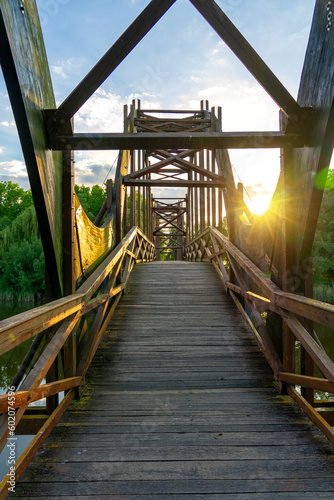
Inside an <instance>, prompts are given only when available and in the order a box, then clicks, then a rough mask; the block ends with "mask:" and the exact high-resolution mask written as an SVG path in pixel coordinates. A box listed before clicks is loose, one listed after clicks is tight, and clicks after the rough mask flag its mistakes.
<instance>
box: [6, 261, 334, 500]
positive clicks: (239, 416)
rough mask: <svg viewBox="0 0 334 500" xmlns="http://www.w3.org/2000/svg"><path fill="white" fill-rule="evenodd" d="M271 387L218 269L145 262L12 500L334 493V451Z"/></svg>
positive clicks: (281, 499) (279, 497)
mask: <svg viewBox="0 0 334 500" xmlns="http://www.w3.org/2000/svg"><path fill="white" fill-rule="evenodd" d="M271 380H272V376H271V372H270V370H269V368H268V366H267V363H266V361H265V359H264V357H263V356H262V354H261V353H260V352H259V350H258V348H257V345H256V343H255V341H254V340H253V338H252V336H251V334H250V333H249V331H248V330H247V328H246V327H245V325H244V323H243V320H242V319H241V318H240V316H239V313H238V312H237V310H236V308H235V306H234V304H233V302H232V301H231V300H230V297H229V296H226V295H225V294H224V292H223V291H222V288H221V286H220V280H219V277H218V275H217V274H216V272H215V270H214V269H213V268H212V266H211V265H210V264H206V263H203V264H199V263H188V262H166V263H164V262H155V263H150V264H141V265H138V266H137V267H136V268H135V270H134V271H133V274H132V275H131V280H130V286H129V289H128V291H127V293H126V295H125V296H124V298H123V299H122V301H121V302H120V306H119V308H118V310H117V312H116V315H115V316H114V319H113V321H112V325H111V326H110V329H109V331H108V332H107V335H106V336H105V338H104V340H103V342H102V344H101V346H100V348H99V350H98V352H97V355H96V357H95V359H94V361H93V364H92V366H91V369H90V371H89V374H88V379H87V391H86V393H85V396H84V397H83V398H82V400H81V401H80V402H75V403H73V404H72V406H71V407H70V410H69V411H68V412H67V413H66V414H65V417H64V418H63V420H62V421H61V423H60V424H59V425H58V426H57V428H56V429H55V430H54V432H53V433H52V435H51V436H50V438H49V439H48V440H47V442H46V443H45V445H44V447H43V449H42V450H41V451H40V452H39V453H38V455H37V457H36V458H35V460H34V462H33V463H32V464H31V465H30V467H29V469H28V470H27V471H26V473H25V474H24V475H23V476H22V478H21V480H20V482H19V484H18V486H17V493H16V495H15V496H16V497H18V498H26V499H36V498H45V499H50V498H51V499H56V498H66V499H67V500H70V499H77V500H78V499H86V498H87V499H88V498H90V499H99V498H102V499H109V498H110V499H114V500H118V499H122V500H124V499H136V500H139V499H145V500H149V499H156V500H164V499H175V500H179V499H180V500H182V499H188V500H190V499H191V500H197V499H206V500H209V499H212V500H217V499H239V500H244V499H254V500H258V499H260V500H262V499H275V500H289V499H296V500H300V499H301V498H302V499H312V500H314V499H328V500H329V499H332V498H334V465H333V462H332V461H331V460H332V459H331V457H330V455H331V454H333V448H332V446H330V445H329V444H327V441H326V440H325V438H324V437H323V436H322V435H321V434H320V433H318V432H317V430H316V429H315V428H314V427H313V426H312V425H311V424H310V422H309V421H308V420H307V418H306V417H305V416H304V415H303V414H302V413H301V412H300V411H299V409H298V408H297V407H296V406H295V405H294V404H293V403H292V402H291V401H290V400H289V399H288V398H285V397H281V396H278V395H277V393H276V392H275V391H274V389H273V388H272V385H271ZM13 496H14V495H13Z"/></svg>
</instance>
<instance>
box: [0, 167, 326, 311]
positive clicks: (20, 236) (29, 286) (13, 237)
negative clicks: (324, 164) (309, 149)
mask: <svg viewBox="0 0 334 500" xmlns="http://www.w3.org/2000/svg"><path fill="white" fill-rule="evenodd" d="M75 192H76V194H77V196H78V198H79V200H80V202H81V203H82V206H83V208H84V210H85V212H86V214H87V215H88V217H89V218H90V219H91V220H92V221H94V220H95V219H96V216H97V214H98V213H99V211H100V208H101V206H102V204H103V202H104V200H105V198H106V186H103V187H100V186H98V185H95V186H93V187H92V188H90V187H86V186H84V185H81V186H77V185H76V186H75ZM333 209H334V170H330V171H329V174H328V177H327V182H326V186H325V191H324V197H323V202H322V207H321V211H320V217H319V222H318V227H317V232H316V235H315V241H314V249H313V256H314V281H315V287H314V293H315V298H317V299H319V300H324V301H326V302H331V303H334V286H333V285H334V244H333V241H334V219H333V215H332V214H333ZM128 213H129V210H128ZM223 222H224V224H223V225H224V229H223V232H224V234H226V233H227V227H226V226H227V225H226V218H224V221H223ZM162 258H164V259H168V258H170V256H167V255H166V256H164V257H162ZM44 286H45V285H44V254H43V249H42V243H41V239H40V234H39V229H38V223H37V217H36V212H35V208H34V204H33V199H32V194H31V191H30V190H28V191H25V190H24V189H22V188H21V187H20V186H19V185H18V184H15V183H12V182H10V181H9V182H0V300H1V299H15V300H22V299H28V298H29V299H35V300H36V299H38V300H40V299H41V298H42V296H43V294H44Z"/></svg>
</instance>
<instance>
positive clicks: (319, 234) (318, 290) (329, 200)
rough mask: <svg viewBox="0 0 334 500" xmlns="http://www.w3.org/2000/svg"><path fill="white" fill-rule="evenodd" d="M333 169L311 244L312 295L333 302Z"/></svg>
mask: <svg viewBox="0 0 334 500" xmlns="http://www.w3.org/2000/svg"><path fill="white" fill-rule="evenodd" d="M333 213H334V170H330V171H329V173H328V177H327V181H326V185H325V191H324V197H323V201H322V205H321V210H320V215H319V221H318V225H317V231H316V234H315V239H314V245H313V268H314V297H315V298H316V299H318V300H323V301H325V302H329V303H334V218H333Z"/></svg>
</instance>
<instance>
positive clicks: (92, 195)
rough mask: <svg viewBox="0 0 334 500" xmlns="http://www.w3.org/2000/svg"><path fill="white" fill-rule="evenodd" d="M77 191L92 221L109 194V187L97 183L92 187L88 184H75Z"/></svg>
mask: <svg viewBox="0 0 334 500" xmlns="http://www.w3.org/2000/svg"><path fill="white" fill-rule="evenodd" d="M75 192H76V195H77V196H78V198H79V200H80V203H81V204H82V206H83V209H84V210H85V212H86V214H87V216H88V217H89V218H90V220H91V221H92V222H94V221H95V219H96V217H97V215H98V213H99V211H100V209H101V207H102V205H103V203H104V201H105V199H106V196H107V188H106V186H104V187H103V188H101V187H100V186H98V185H97V184H95V185H94V186H93V187H92V188H90V187H88V186H84V185H83V184H82V185H81V186H78V185H77V184H76V185H75Z"/></svg>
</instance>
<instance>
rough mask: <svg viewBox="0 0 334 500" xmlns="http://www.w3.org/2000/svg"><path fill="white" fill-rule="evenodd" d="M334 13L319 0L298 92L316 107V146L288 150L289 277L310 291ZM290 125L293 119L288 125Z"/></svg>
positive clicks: (331, 118)
mask: <svg viewBox="0 0 334 500" xmlns="http://www.w3.org/2000/svg"><path fill="white" fill-rule="evenodd" d="M333 14H334V4H333V2H328V1H326V0H318V1H317V3H316V7H315V11H314V17H313V22H312V28H311V33H310V38H309V43H308V47H307V51H306V56H305V62H304V67H303V72H302V78H301V83H300V88H299V94H298V103H299V104H300V105H301V106H307V107H312V108H313V110H314V114H313V119H312V122H313V123H312V131H311V138H312V141H313V142H314V146H313V147H307V148H302V149H292V150H284V152H283V153H284V154H283V165H282V167H283V172H284V185H285V191H286V192H285V197H286V214H285V215H286V221H287V222H286V231H287V234H286V237H287V259H288V262H287V273H288V275H287V280H288V285H290V288H291V287H292V288H293V289H295V290H296V291H298V292H304V291H305V290H304V287H305V284H304V281H305V279H306V277H307V274H308V266H309V260H310V259H309V258H310V256H311V253H312V245H313V239H314V234H315V230H316V225H317V221H318V216H319V210H320V206H321V201H322V196H323V190H324V184H325V180H326V177H327V171H328V166H329V163H330V160H331V156H332V150H333V144H334V140H333V138H334V126H333V125H334V112H333V102H334V85H333V83H334V25H333ZM289 128H291V125H290V124H288V127H287V131H289ZM289 280H290V281H291V283H290V284H289ZM293 291H294V290H293Z"/></svg>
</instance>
